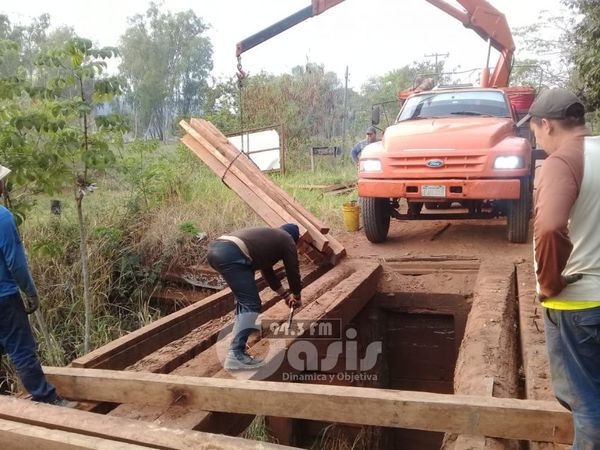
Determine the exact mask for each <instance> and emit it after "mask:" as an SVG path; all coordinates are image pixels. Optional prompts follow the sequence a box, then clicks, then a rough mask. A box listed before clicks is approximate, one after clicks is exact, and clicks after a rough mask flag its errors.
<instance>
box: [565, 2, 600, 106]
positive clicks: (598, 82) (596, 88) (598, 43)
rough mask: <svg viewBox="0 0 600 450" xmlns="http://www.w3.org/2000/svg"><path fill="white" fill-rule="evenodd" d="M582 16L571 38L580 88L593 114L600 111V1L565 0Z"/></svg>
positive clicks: (578, 86)
mask: <svg viewBox="0 0 600 450" xmlns="http://www.w3.org/2000/svg"><path fill="white" fill-rule="evenodd" d="M564 2H565V4H566V5H568V6H569V7H570V8H572V9H573V10H574V11H575V12H576V13H577V14H579V18H580V20H579V22H578V23H577V24H576V25H575V26H574V27H573V28H572V32H571V33H570V34H569V36H570V38H571V39H570V42H569V45H571V46H572V48H573V50H572V53H571V61H572V62H573V64H574V66H575V72H576V79H575V83H576V86H577V88H578V89H579V90H580V91H581V92H582V94H583V97H584V101H585V102H586V104H587V107H588V109H589V110H597V109H598V108H600V66H599V65H598V61H599V60H600V3H598V1H597V0H564Z"/></svg>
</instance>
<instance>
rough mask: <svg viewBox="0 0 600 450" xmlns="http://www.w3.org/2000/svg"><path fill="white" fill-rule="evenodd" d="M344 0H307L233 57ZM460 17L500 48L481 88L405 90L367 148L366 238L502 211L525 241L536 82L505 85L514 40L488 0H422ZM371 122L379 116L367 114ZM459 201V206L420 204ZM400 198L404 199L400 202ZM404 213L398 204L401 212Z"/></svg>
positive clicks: (513, 235)
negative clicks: (526, 132) (526, 117)
mask: <svg viewBox="0 0 600 450" xmlns="http://www.w3.org/2000/svg"><path fill="white" fill-rule="evenodd" d="M341 1H343V0H313V3H312V6H310V7H307V8H305V9H303V10H301V11H299V12H298V13H296V14H295V15H292V16H290V17H288V18H287V19H284V20H283V21H281V22H279V23H278V24H275V25H274V26H272V27H269V28H267V29H265V30H263V31H261V32H259V33H257V34H256V35H254V36H251V37H250V38H248V39H246V40H244V41H242V42H240V43H239V44H238V47H237V55H238V57H239V55H241V53H242V52H243V51H245V50H247V49H249V48H252V47H253V46H254V45H257V44H259V43H260V42H263V41H264V40H266V39H268V38H270V37H272V36H274V35H275V34H277V33H279V32H281V31H283V30H285V29H287V28H289V27H290V26H293V25H295V24H296V23H299V22H300V21H302V20H305V19H307V18H309V17H312V16H315V15H317V14H320V13H321V12H323V11H325V10H326V9H328V8H331V7H332V6H334V5H336V4H338V3H340V2H341ZM426 1H428V2H429V3H431V4H433V5H434V6H436V7H438V8H439V9H441V10H443V11H444V12H446V13H448V14H450V15H451V16H453V17H455V18H456V19H458V20H459V21H460V22H461V23H462V24H463V25H464V26H465V27H467V28H470V29H472V30H474V31H475V32H476V33H477V34H479V35H480V36H481V37H482V38H483V39H485V40H487V41H488V42H489V46H490V49H491V47H494V48H495V49H496V50H498V51H499V54H500V56H499V59H498V62H497V64H496V66H495V67H494V69H493V71H490V70H489V69H488V67H489V55H490V53H489V52H488V61H487V63H486V66H485V68H484V69H483V71H482V74H481V82H480V87H476V88H475V87H469V88H464V87H456V86H449V87H445V88H444V87H439V88H433V89H430V90H427V91H421V92H414V93H411V92H410V91H408V92H407V91H404V92H402V93H401V94H400V98H401V100H403V105H402V108H401V110H400V113H399V114H398V116H397V118H396V120H395V122H394V124H392V125H391V126H389V127H388V128H386V130H385V132H384V136H383V139H382V140H381V141H379V142H375V143H372V144H370V145H368V146H367V147H365V148H364V150H363V151H362V153H361V156H360V161H359V180H358V195H359V196H360V197H361V203H362V208H361V214H362V219H363V227H364V231H365V234H366V237H367V238H368V239H369V240H370V241H371V242H375V243H378V242H382V241H384V240H385V239H386V238H387V236H388V232H389V226H390V219H391V218H397V219H400V220H440V219H441V220H449V219H464V218H472V219H488V218H497V217H506V220H507V238H508V240H509V241H510V242H515V243H523V242H526V241H527V237H528V231H529V219H530V213H531V195H532V176H533V169H532V167H533V161H532V146H531V143H530V142H529V140H528V139H527V138H525V137H521V135H522V133H521V132H520V130H517V128H516V125H515V124H516V121H517V119H518V118H519V116H522V115H523V114H525V113H526V111H527V109H528V107H529V105H530V104H531V102H532V101H533V89H530V88H525V87H517V88H514V87H508V81H509V77H510V70H511V67H512V60H513V53H514V49H515V46H514V43H513V39H512V35H511V32H510V28H509V26H508V23H507V22H506V18H505V17H504V15H503V14H502V13H501V12H499V11H498V10H497V9H496V8H494V7H493V6H492V5H491V4H490V3H489V2H487V1H486V0H457V2H458V3H459V4H460V5H461V6H462V8H464V10H463V9H459V8H457V7H455V6H452V5H450V4H449V3H447V2H446V1H444V0H426ZM373 119H374V120H373V122H374V124H377V122H378V119H377V117H374V118H373ZM454 203H458V204H460V210H458V211H460V212H449V213H448V212H445V213H439V212H437V211H436V212H434V213H431V212H424V211H423V207H424V206H425V207H426V208H427V209H430V210H436V209H445V208H447V207H449V206H451V205H452V204H454ZM404 204H405V205H406V206H401V205H404ZM401 211H402V212H401Z"/></svg>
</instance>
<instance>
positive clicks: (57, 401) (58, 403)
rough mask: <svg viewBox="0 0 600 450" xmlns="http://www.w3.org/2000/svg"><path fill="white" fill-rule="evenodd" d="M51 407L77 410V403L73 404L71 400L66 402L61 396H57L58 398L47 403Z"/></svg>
mask: <svg viewBox="0 0 600 450" xmlns="http://www.w3.org/2000/svg"><path fill="white" fill-rule="evenodd" d="M47 403H48V404H49V405H54V406H62V407H64V408H75V406H76V405H77V402H71V401H69V400H65V399H64V398H62V397H61V396H60V395H57V396H56V398H55V399H54V400H52V401H50V402H47Z"/></svg>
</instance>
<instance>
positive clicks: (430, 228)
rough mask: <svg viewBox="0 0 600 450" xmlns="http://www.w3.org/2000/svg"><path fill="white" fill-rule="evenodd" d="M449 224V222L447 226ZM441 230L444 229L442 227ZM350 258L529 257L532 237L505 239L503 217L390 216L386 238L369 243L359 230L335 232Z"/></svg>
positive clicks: (522, 259) (517, 260)
mask: <svg viewBox="0 0 600 450" xmlns="http://www.w3.org/2000/svg"><path fill="white" fill-rule="evenodd" d="M448 225H449V226H448ZM442 230H443V231H442ZM336 237H337V238H338V239H339V240H340V241H341V243H342V244H343V245H344V246H345V247H346V250H347V251H348V255H349V256H350V257H351V258H365V257H374V258H395V257H401V256H402V257H406V256H414V257H421V256H431V255H436V256H441V255H444V256H452V255H455V256H468V257H474V258H479V259H481V260H484V259H493V260H494V261H502V262H513V263H521V262H525V261H532V258H533V254H532V244H531V237H530V239H529V242H528V243H526V244H511V243H509V242H508V241H507V240H506V221H505V220H503V219H494V220H463V221H440V220H434V221H428V220H420V221H398V220H394V219H392V223H391V224H390V232H389V235H388V239H387V241H386V242H384V243H381V244H371V243H370V242H369V241H368V240H367V238H366V237H365V235H364V233H363V231H362V230H359V231H358V232H352V233H348V232H343V233H339V234H337V235H336Z"/></svg>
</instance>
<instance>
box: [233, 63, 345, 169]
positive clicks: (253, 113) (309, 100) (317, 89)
mask: <svg viewBox="0 0 600 450" xmlns="http://www.w3.org/2000/svg"><path fill="white" fill-rule="evenodd" d="M342 100H343V88H342V86H341V83H340V81H339V79H338V78H337V75H336V74H335V73H333V72H328V71H326V70H325V68H324V67H323V66H322V65H318V64H314V63H307V64H306V65H305V66H296V67H294V68H293V69H292V71H291V73H290V74H283V75H277V76H275V75H271V74H267V73H264V72H261V73H259V74H257V75H253V76H251V77H249V78H248V79H246V80H245V82H244V87H243V105H242V106H243V111H242V122H243V127H244V129H251V128H259V127H265V126H272V125H277V124H281V125H282V127H283V133H284V136H285V142H286V148H287V150H288V153H287V155H288V157H289V158H290V159H291V162H292V164H293V163H295V162H297V161H299V160H300V159H305V157H308V152H306V151H304V152H303V151H302V150H304V149H307V148H308V147H309V146H310V145H311V144H313V145H316V144H319V145H322V144H323V143H324V142H326V143H329V144H331V140H332V138H336V139H337V138H340V136H341V121H342ZM237 129H238V130H239V126H238V127H237Z"/></svg>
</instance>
